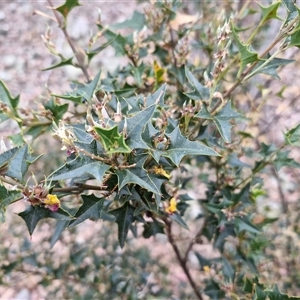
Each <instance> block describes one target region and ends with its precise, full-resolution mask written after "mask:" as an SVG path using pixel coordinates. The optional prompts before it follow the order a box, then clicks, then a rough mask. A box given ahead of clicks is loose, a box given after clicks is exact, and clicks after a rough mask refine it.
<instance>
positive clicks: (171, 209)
mask: <svg viewBox="0 0 300 300" xmlns="http://www.w3.org/2000/svg"><path fill="white" fill-rule="evenodd" d="M176 211H177V202H176V198H175V197H173V198H171V200H170V205H169V206H168V207H166V208H165V212H166V213H168V214H170V215H171V214H173V213H174V212H176Z"/></svg>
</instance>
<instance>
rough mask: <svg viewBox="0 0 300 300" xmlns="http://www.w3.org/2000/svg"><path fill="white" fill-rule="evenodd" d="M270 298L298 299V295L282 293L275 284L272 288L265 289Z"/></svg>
mask: <svg viewBox="0 0 300 300" xmlns="http://www.w3.org/2000/svg"><path fill="white" fill-rule="evenodd" d="M265 292H266V294H267V295H268V297H269V299H270V300H299V299H300V297H299V296H289V295H288V294H284V293H282V292H281V291H280V290H279V288H278V286H277V284H275V286H274V288H273V289H272V290H271V291H270V290H265Z"/></svg>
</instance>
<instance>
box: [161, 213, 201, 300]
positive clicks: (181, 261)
mask: <svg viewBox="0 0 300 300" xmlns="http://www.w3.org/2000/svg"><path fill="white" fill-rule="evenodd" d="M164 221H165V224H166V229H167V230H166V231H167V236H168V240H169V243H170V244H171V245H172V248H173V250H174V252H175V255H176V257H177V260H178V261H179V264H180V266H181V268H182V270H183V272H184V273H185V275H186V277H187V279H188V281H189V283H190V285H191V287H192V288H193V290H194V293H195V295H196V296H197V298H198V299H199V300H203V297H202V295H201V293H200V292H199V289H198V288H197V286H196V284H195V282H194V280H193V278H192V276H191V274H190V271H189V269H188V267H187V265H186V263H187V261H186V260H185V259H184V258H182V257H181V254H180V251H179V248H178V246H177V245H176V242H175V240H174V238H173V235H172V229H171V226H172V222H171V221H170V220H168V219H167V218H165V219H164Z"/></svg>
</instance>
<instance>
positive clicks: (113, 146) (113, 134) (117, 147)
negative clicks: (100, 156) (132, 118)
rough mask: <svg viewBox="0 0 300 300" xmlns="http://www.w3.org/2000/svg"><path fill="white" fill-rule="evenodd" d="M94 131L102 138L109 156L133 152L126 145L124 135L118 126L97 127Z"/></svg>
mask: <svg viewBox="0 0 300 300" xmlns="http://www.w3.org/2000/svg"><path fill="white" fill-rule="evenodd" d="M94 130H95V131H96V132H97V134H98V135H99V136H100V138H101V141H102V145H103V148H104V149H105V151H106V152H107V153H108V154H113V153H130V152H131V149H130V148H129V147H128V146H127V145H126V143H125V139H124V135H123V134H120V133H119V131H118V125H116V126H114V127H111V128H102V127H99V126H95V127H94Z"/></svg>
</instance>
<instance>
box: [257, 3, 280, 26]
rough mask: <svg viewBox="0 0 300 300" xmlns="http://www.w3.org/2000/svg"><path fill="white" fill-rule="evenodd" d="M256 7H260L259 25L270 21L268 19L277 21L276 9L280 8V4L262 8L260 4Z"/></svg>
mask: <svg viewBox="0 0 300 300" xmlns="http://www.w3.org/2000/svg"><path fill="white" fill-rule="evenodd" d="M258 5H259V6H260V8H261V10H262V18H261V20H260V23H261V24H264V23H265V22H266V21H268V20H270V19H279V20H280V18H279V17H278V15H277V10H278V7H279V6H280V2H279V1H278V2H276V3H273V4H271V5H269V6H262V5H261V4H259V3H258Z"/></svg>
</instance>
